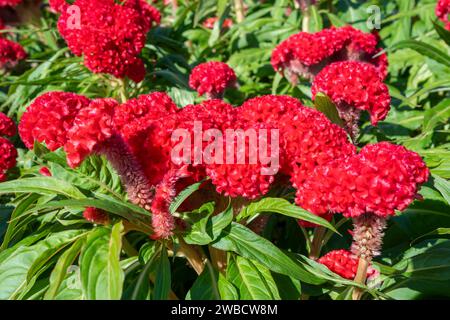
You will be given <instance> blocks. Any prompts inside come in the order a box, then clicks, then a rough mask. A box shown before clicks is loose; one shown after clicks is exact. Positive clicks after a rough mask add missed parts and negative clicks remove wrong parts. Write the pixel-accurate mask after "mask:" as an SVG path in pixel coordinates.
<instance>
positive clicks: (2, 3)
mask: <svg viewBox="0 0 450 320" xmlns="http://www.w3.org/2000/svg"><path fill="white" fill-rule="evenodd" d="M21 2H22V0H0V7H6V6H11V7H15V6H17V5H18V4H19V3H21Z"/></svg>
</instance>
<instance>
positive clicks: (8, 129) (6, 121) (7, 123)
mask: <svg viewBox="0 0 450 320" xmlns="http://www.w3.org/2000/svg"><path fill="white" fill-rule="evenodd" d="M16 133H17V128H16V124H15V123H14V121H13V120H12V119H11V118H10V117H8V116H7V115H6V114H4V113H2V112H0V136H7V137H12V136H15V135H16Z"/></svg>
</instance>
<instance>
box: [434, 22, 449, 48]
mask: <svg viewBox="0 0 450 320" xmlns="http://www.w3.org/2000/svg"><path fill="white" fill-rule="evenodd" d="M433 25H434V29H435V30H436V32H437V33H438V35H439V37H441V39H442V40H444V41H445V43H446V44H447V45H449V46H450V31H448V30H447V29H445V28H443V27H442V26H441V25H440V24H439V23H436V22H434V21H433Z"/></svg>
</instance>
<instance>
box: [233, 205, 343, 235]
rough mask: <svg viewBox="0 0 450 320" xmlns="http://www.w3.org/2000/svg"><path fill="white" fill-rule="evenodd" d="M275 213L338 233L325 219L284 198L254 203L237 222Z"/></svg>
mask: <svg viewBox="0 0 450 320" xmlns="http://www.w3.org/2000/svg"><path fill="white" fill-rule="evenodd" d="M265 212H275V213H279V214H282V215H285V216H288V217H292V218H295V219H300V220H305V221H308V222H311V223H315V224H317V225H320V226H323V227H326V228H328V229H330V230H333V231H334V232H336V233H337V230H336V229H335V228H334V227H333V226H332V225H331V224H330V223H329V222H328V221H326V220H325V219H323V218H321V217H319V216H316V215H315V214H313V213H311V212H308V211H306V210H304V209H302V208H300V207H298V206H296V205H294V204H292V203H290V202H289V201H287V200H285V199H282V198H264V199H262V200H260V201H258V202H252V203H250V204H249V205H248V206H246V207H245V208H244V209H242V211H241V212H240V213H239V214H238V216H237V218H236V219H237V220H242V219H245V218H248V217H251V216H254V215H256V214H259V213H265Z"/></svg>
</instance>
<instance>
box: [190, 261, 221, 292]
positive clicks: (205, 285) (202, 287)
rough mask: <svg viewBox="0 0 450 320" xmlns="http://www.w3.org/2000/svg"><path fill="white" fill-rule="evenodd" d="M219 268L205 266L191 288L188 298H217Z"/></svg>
mask: <svg viewBox="0 0 450 320" xmlns="http://www.w3.org/2000/svg"><path fill="white" fill-rule="evenodd" d="M217 276H218V272H217V270H214V269H213V268H205V269H204V270H203V272H202V274H201V275H200V276H198V278H197V279H196V280H195V282H194V284H193V285H192V287H191V289H189V291H188V293H187V295H186V300H217V299H219V298H220V297H219V296H218V292H216V290H217Z"/></svg>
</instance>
